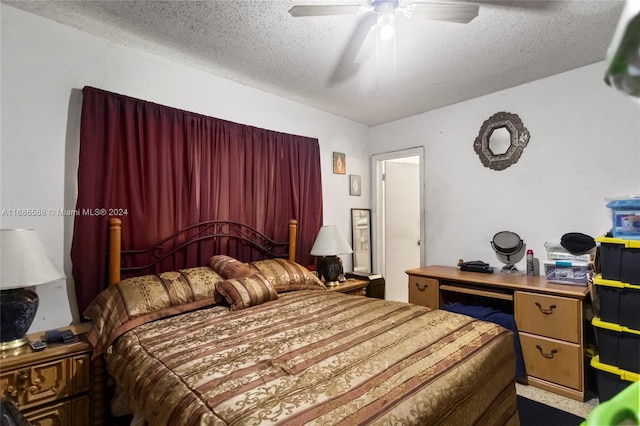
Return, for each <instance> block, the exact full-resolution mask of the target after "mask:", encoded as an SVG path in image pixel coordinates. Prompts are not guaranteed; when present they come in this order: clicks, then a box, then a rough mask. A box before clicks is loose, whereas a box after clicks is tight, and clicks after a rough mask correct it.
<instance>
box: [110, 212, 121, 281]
mask: <svg viewBox="0 0 640 426" xmlns="http://www.w3.org/2000/svg"><path fill="white" fill-rule="evenodd" d="M121 231H122V221H121V220H120V219H118V218H117V217H112V218H110V219H109V285H113V284H115V283H117V282H118V281H120V241H121Z"/></svg>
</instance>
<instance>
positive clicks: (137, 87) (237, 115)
mask: <svg viewBox="0 0 640 426" xmlns="http://www.w3.org/2000/svg"><path fill="white" fill-rule="evenodd" d="M0 14H1V15H2V16H1V18H2V21H1V23H2V25H1V42H2V52H1V55H2V56H1V58H0V60H1V63H2V73H1V80H0V84H1V86H0V90H1V108H2V109H1V117H0V118H1V133H0V135H1V145H0V156H1V157H0V166H1V167H0V168H1V170H0V209H7V210H5V214H4V215H2V216H1V217H0V221H1V223H0V225H1V227H2V228H35V229H36V230H37V232H38V233H39V235H40V237H41V238H42V240H43V241H44V243H45V245H46V247H47V248H48V250H49V252H50V254H51V257H52V260H53V261H54V263H56V264H57V265H58V266H60V267H64V270H65V273H66V274H67V276H68V277H70V276H71V261H70V258H69V252H70V244H71V236H72V225H73V218H72V217H63V216H58V215H50V214H47V215H45V216H43V217H25V216H15V215H12V214H11V213H8V212H7V211H10V209H45V210H48V209H54V210H57V209H63V208H66V209H73V208H75V198H76V190H77V179H76V175H77V162H78V135H79V115H80V106H81V101H82V97H81V92H80V90H81V89H82V87H84V86H86V85H89V86H94V87H98V88H101V89H104V90H108V91H112V92H116V93H122V94H125V95H128V96H132V97H137V98H141V99H145V100H148V101H152V102H156V103H159V104H164V105H169V106H172V107H176V108H181V109H185V110H189V111H194V112H198V113H201V114H205V115H209V116H213V117H218V118H222V119H226V120H231V121H235V122H239V123H244V124H249V125H252V126H257V127H262V128H267V129H272V130H276V131H280V132H286V133H292V134H298V135H305V136H310V137H314V138H318V139H319V141H320V150H321V156H322V176H323V196H324V222H325V224H336V225H338V226H340V228H341V229H342V231H343V233H344V234H345V235H350V233H349V229H350V210H349V209H350V208H352V207H362V208H366V207H368V206H369V199H370V182H369V148H368V140H369V128H368V127H366V126H363V125H360V124H357V123H354V122H351V121H349V120H345V119H342V118H339V117H336V116H334V115H331V114H328V113H325V112H322V111H319V110H316V109H312V108H309V107H306V106H303V105H301V104H298V103H295V102H291V101H288V100H285V99H282V98H279V97H276V96H273V95H269V94H267V93H265V92H261V91H259V90H255V89H252V88H249V87H246V86H243V85H239V84H236V83H233V82H230V81H228V80H224V79H221V78H217V77H214V76H212V75H210V74H207V73H205V72H203V71H201V70H197V69H194V68H190V67H188V66H185V65H184V64H180V63H176V62H172V61H169V60H166V59H163V58H160V57H157V56H153V55H151V54H148V53H146V52H143V51H138V50H133V49H131V48H128V47H123V46H118V45H114V44H112V43H109V42H107V41H105V40H102V39H99V38H96V37H93V36H91V35H88V34H86V33H83V32H80V31H77V30H75V29H72V28H70V27H66V26H63V25H60V24H57V23H55V22H53V21H49V20H45V19H43V18H40V17H38V16H35V15H32V14H28V13H26V12H23V11H20V10H18V9H15V8H13V7H11V6H7V5H5V4H2V5H0ZM333 151H339V152H344V153H346V157H347V175H334V174H333V173H332V152H333ZM349 174H359V175H361V176H362V186H363V187H362V196H361V197H351V196H349V176H348V175H349ZM302 226H304V224H302ZM344 261H345V267H346V268H350V267H351V257H350V256H345V257H344ZM37 291H38V294H39V295H40V308H39V309H38V313H37V318H36V320H35V321H34V324H33V325H32V327H31V330H30V331H31V332H37V331H42V330H47V329H51V328H56V327H60V326H63V325H66V324H69V323H71V322H72V321H76V320H78V319H79V316H78V313H77V312H75V310H76V309H77V308H76V301H75V295H74V291H73V282H72V280H71V279H70V278H68V279H67V281H66V283H65V282H61V283H59V284H56V285H50V286H42V287H39V288H38V290H37Z"/></svg>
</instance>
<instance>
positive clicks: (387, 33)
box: [378, 13, 395, 41]
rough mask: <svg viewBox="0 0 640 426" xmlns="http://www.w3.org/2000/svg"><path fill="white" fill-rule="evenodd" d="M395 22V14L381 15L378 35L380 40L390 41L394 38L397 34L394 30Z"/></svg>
mask: <svg viewBox="0 0 640 426" xmlns="http://www.w3.org/2000/svg"><path fill="white" fill-rule="evenodd" d="M394 21H395V16H394V15H393V14H388V13H386V14H384V15H380V17H379V18H378V34H379V36H380V40H383V41H389V40H391V39H392V38H393V35H394V33H395V29H394V28H393V22H394Z"/></svg>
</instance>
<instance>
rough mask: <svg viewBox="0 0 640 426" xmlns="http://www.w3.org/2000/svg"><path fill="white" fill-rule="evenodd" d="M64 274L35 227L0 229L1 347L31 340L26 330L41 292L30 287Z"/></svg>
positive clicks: (31, 320) (3, 348)
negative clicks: (37, 292) (50, 256)
mask: <svg viewBox="0 0 640 426" xmlns="http://www.w3.org/2000/svg"><path fill="white" fill-rule="evenodd" d="M64 278H65V276H64V273H63V272H62V271H60V269H58V268H57V267H56V266H55V265H54V264H53V262H51V259H50V258H49V256H48V254H47V250H46V248H45V247H44V245H43V244H42V241H40V238H38V235H37V234H36V231H35V230H33V229H2V230H0V340H1V342H0V350H7V349H14V348H18V347H20V346H22V345H24V344H26V343H28V342H29V340H28V338H27V336H26V334H27V331H28V330H29V327H31V323H32V322H33V319H34V318H35V315H36V311H37V310H38V295H37V294H36V292H35V291H34V290H33V289H31V288H29V287H35V286H37V285H42V284H48V283H51V282H55V281H59V280H62V279H64Z"/></svg>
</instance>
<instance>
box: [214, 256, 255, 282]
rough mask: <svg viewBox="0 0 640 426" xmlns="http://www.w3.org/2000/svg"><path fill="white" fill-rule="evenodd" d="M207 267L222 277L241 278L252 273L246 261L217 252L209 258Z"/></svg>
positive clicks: (226, 278)
mask: <svg viewBox="0 0 640 426" xmlns="http://www.w3.org/2000/svg"><path fill="white" fill-rule="evenodd" d="M209 267H210V268H211V269H213V270H214V271H216V272H217V273H218V274H220V276H221V277H222V278H224V279H225V280H228V279H229V278H243V277H248V276H249V275H252V274H253V271H252V270H251V268H249V266H247V264H246V263H242V262H240V261H239V260H238V259H234V258H233V257H231V256H226V255H223V254H217V255H215V256H212V257H211V259H209Z"/></svg>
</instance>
